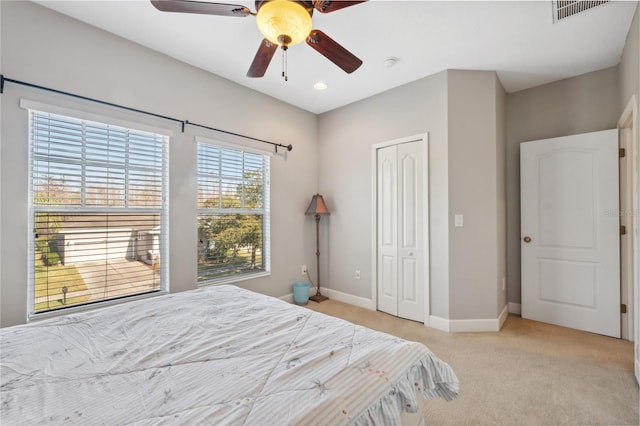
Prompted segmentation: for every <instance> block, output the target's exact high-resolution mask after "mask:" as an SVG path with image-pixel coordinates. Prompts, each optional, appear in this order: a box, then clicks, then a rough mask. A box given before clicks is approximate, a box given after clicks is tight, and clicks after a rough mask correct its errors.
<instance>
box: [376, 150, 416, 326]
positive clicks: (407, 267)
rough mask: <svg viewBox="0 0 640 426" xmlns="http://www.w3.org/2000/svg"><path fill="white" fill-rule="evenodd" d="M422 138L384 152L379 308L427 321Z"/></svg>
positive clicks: (380, 183) (379, 227)
mask: <svg viewBox="0 0 640 426" xmlns="http://www.w3.org/2000/svg"><path fill="white" fill-rule="evenodd" d="M422 145H423V144H422V141H413V142H408V143H401V144H398V145H392V146H388V147H384V148H381V149H379V150H378V161H377V167H378V169H377V191H378V194H377V200H378V206H377V218H378V224H377V230H378V232H377V233H378V235H377V241H378V255H377V261H378V265H377V267H378V271H377V277H378V309H379V310H381V311H383V312H387V313H389V314H391V315H395V316H399V317H402V318H407V319H411V320H414V321H420V322H424V291H425V281H424V279H423V278H424V276H425V274H424V273H425V271H424V268H425V254H426V252H425V250H424V241H423V240H424V238H423V235H424V229H423V226H424V220H423V219H424V215H425V214H426V212H425V211H424V206H423V196H424V195H423V193H424V188H423V186H424V183H423V182H424V179H423V178H424V176H423V173H424V170H423V164H422V158H423V156H422V149H423V146H422Z"/></svg>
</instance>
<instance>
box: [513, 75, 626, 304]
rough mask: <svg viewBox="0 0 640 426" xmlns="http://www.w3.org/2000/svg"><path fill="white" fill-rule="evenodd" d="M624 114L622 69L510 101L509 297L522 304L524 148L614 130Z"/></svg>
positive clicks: (553, 85)
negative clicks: (527, 144)
mask: <svg viewBox="0 0 640 426" xmlns="http://www.w3.org/2000/svg"><path fill="white" fill-rule="evenodd" d="M621 113H622V109H621V107H620V101H619V73H618V69H617V67H611V68H607V69H604V70H600V71H595V72H591V73H588V74H584V75H580V76H577V77H573V78H569V79H566V80H562V81H558V82H555V83H550V84H545V85H543V86H538V87H534V88H531V89H527V90H523V91H520V92H516V93H511V94H509V95H508V96H507V126H506V127H507V294H508V298H509V302H510V303H517V304H519V303H520V294H521V293H520V143H521V142H526V141H532V140H537V139H546V138H552V137H558V136H566V135H573V134H578V133H587V132H595V131H598V130H605V129H613V128H615V127H616V126H617V123H618V119H619V118H620V114H621Z"/></svg>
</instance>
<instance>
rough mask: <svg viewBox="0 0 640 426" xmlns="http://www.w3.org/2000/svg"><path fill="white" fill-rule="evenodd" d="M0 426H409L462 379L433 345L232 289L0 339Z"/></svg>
mask: <svg viewBox="0 0 640 426" xmlns="http://www.w3.org/2000/svg"><path fill="white" fill-rule="evenodd" d="M0 339H1V340H0V343H1V345H2V346H1V352H0V368H1V369H0V383H1V388H0V395H1V404H2V408H1V418H0V420H1V422H2V424H6V425H18V424H29V425H30V424H108V425H112V424H130V425H147V424H154V425H155V424H231V425H235V424H248V425H280V424H328V425H337V424H356V425H358V424H399V423H400V422H401V420H400V419H401V416H402V413H403V412H409V413H410V412H415V411H416V410H418V407H419V406H420V404H421V403H422V401H423V399H428V398H431V397H441V398H444V399H447V400H450V399H453V398H455V397H456V395H457V393H458V380H457V378H456V376H455V374H454V372H453V371H452V369H451V368H450V367H449V366H448V365H447V364H446V363H444V362H443V361H441V360H440V359H438V358H437V357H436V356H435V355H434V354H433V353H432V352H431V351H430V350H429V349H427V348H426V347H425V346H424V345H422V344H420V343H415V342H409V341H406V340H402V339H400V338H397V337H394V336H391V335H388V334H384V333H380V332H376V331H373V330H370V329H367V328H364V327H360V326H357V325H354V324H351V323H349V322H346V321H343V320H341V319H337V318H333V317H330V316H327V315H324V314H321V313H318V312H314V311H312V310H309V309H306V308H303V307H300V306H296V305H292V304H289V303H286V302H284V301H282V300H279V299H276V298H272V297H268V296H264V295H261V294H257V293H254V292H251V291H248V290H244V289H241V288H238V287H235V286H230V285H222V286H212V287H207V288H201V289H197V290H191V291H186V292H182V293H176V294H170V295H164V296H159V297H155V298H151V299H145V300H139V301H132V302H129V303H123V304H120V305H116V306H111V307H106V308H103V309H97V310H94V311H90V312H82V313H77V314H70V315H66V316H61V317H57V318H53V319H48V320H42V321H37V322H33V323H30V324H26V325H19V326H14V327H7V328H3V329H0Z"/></svg>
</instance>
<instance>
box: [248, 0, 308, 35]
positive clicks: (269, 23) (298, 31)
mask: <svg viewBox="0 0 640 426" xmlns="http://www.w3.org/2000/svg"><path fill="white" fill-rule="evenodd" d="M256 23H257V24H258V29H259V30H260V32H261V33H262V35H264V37H265V38H266V39H267V40H269V41H270V42H271V43H273V44H276V45H279V46H293V45H294V44H298V43H300V42H301V41H304V40H305V39H306V38H307V36H308V35H309V33H310V32H311V15H310V14H309V12H308V11H307V10H306V9H305V8H304V7H302V6H301V5H300V4H299V3H297V2H294V1H290V0H271V1H269V2H267V3H264V4H263V5H262V6H260V10H258V15H257V16H256Z"/></svg>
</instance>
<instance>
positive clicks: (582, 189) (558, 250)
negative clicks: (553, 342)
mask: <svg viewBox="0 0 640 426" xmlns="http://www.w3.org/2000/svg"><path fill="white" fill-rule="evenodd" d="M520 185H521V189H520V197H521V230H522V242H521V244H522V246H521V252H522V317H523V318H529V319H533V320H537V321H543V322H548V323H553V324H558V325H562V326H565V327H571V328H576V329H580V330H585V331H590V332H594V333H599V334H604V335H607V336H613V337H620V258H619V250H620V245H619V232H620V231H619V217H618V216H619V215H618V208H619V204H618V131H617V129H616V130H606V131H602V132H596V133H588V134H582V135H574V136H567V137H561V138H554V139H546V140H541V141H533V142H526V143H523V144H521V145H520Z"/></svg>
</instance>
